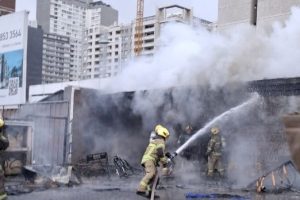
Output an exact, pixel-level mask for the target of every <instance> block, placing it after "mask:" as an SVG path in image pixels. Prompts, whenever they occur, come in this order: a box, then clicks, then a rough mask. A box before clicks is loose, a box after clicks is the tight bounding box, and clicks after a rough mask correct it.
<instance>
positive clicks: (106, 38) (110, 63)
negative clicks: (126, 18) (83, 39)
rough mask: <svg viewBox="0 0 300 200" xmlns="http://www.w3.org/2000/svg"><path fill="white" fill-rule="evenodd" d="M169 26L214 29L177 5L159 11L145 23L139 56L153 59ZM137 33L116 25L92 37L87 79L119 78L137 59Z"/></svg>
mask: <svg viewBox="0 0 300 200" xmlns="http://www.w3.org/2000/svg"><path fill="white" fill-rule="evenodd" d="M168 22H177V23H184V24H190V25H191V26H200V25H201V26H205V27H206V28H207V29H210V28H211V27H210V25H211V22H209V21H206V20H203V19H199V18H196V17H194V16H193V12H192V9H189V8H185V7H182V6H178V5H172V6H166V7H161V8H158V9H157V12H156V15H154V16H150V17H145V18H144V19H143V31H142V33H143V36H142V41H143V44H142V48H143V50H142V52H141V55H140V56H153V55H154V53H155V51H156V50H157V48H159V44H157V43H158V38H159V35H160V31H161V28H162V27H163V26H164V25H165V24H166V23H168ZM134 30H135V24H134V23H131V24H128V25H116V26H111V27H106V28H102V29H99V30H98V32H97V34H96V35H95V36H94V37H91V36H90V37H89V38H88V43H89V44H90V45H89V49H88V56H87V59H86V62H87V65H86V66H87V71H86V73H85V78H108V77H112V76H116V75H117V74H119V73H120V72H121V71H122V68H123V67H124V65H125V64H126V63H127V62H128V61H129V60H130V59H131V58H133V57H134Z"/></svg>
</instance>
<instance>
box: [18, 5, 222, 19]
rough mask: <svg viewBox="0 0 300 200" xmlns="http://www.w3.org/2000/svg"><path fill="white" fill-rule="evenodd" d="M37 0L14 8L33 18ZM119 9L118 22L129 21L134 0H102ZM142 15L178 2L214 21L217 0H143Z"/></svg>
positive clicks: (134, 7)
mask: <svg viewBox="0 0 300 200" xmlns="http://www.w3.org/2000/svg"><path fill="white" fill-rule="evenodd" d="M36 1H37V0H16V10H17V11H20V10H28V11H30V16H29V18H30V20H35V18H36V17H35V13H36ZM103 2H105V3H107V4H110V5H111V6H112V7H113V8H115V9H116V10H118V11H119V22H120V23H129V22H131V20H133V19H134V18H135V15H136V0H103ZM144 2H145V5H144V16H145V17H147V16H151V15H154V14H155V10H156V8H157V7H160V6H165V5H170V4H179V5H182V6H186V7H189V8H193V12H194V15H195V16H197V17H200V18H203V19H206V20H209V21H216V20H217V15H218V0H184V1H183V0H144Z"/></svg>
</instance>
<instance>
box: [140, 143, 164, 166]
mask: <svg viewBox="0 0 300 200" xmlns="http://www.w3.org/2000/svg"><path fill="white" fill-rule="evenodd" d="M149 160H151V161H153V162H154V163H155V165H158V164H159V162H161V164H162V165H165V164H167V162H168V158H167V157H166V156H165V140H164V139H162V138H154V139H153V140H152V141H151V142H150V143H149V145H148V147H147V148H146V151H145V153H144V155H143V158H142V162H141V164H142V165H144V163H145V162H146V161H149Z"/></svg>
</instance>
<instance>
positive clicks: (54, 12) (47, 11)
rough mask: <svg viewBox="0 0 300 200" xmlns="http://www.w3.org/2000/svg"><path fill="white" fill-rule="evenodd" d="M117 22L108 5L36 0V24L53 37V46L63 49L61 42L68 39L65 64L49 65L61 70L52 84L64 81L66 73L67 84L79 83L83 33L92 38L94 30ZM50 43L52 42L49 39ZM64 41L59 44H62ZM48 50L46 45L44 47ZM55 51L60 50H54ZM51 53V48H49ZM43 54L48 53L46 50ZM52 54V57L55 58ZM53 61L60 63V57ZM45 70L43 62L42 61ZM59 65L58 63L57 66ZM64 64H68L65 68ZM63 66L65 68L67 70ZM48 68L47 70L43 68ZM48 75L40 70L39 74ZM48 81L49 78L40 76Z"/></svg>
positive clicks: (83, 0)
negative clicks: (55, 39) (71, 82)
mask: <svg viewBox="0 0 300 200" xmlns="http://www.w3.org/2000/svg"><path fill="white" fill-rule="evenodd" d="M117 19H118V12H117V11H116V10H115V9H113V8H111V7H110V6H109V5H107V4H104V3H103V2H101V1H98V2H93V1H92V0H39V1H37V22H38V24H39V25H40V26H42V28H43V30H44V32H45V33H49V34H52V36H54V35H55V37H56V38H57V39H58V40H57V41H56V42H55V43H56V44H57V45H58V44H61V45H63V46H64V45H65V42H63V44H62V43H61V42H62V40H61V39H62V38H63V37H68V38H69V45H70V47H69V54H70V55H69V62H66V63H64V66H61V65H60V64H58V65H56V64H53V63H52V67H53V68H54V70H55V71H60V70H61V69H62V68H64V70H63V71H64V72H58V74H56V75H58V76H57V77H56V78H55V77H52V81H53V82H56V81H65V79H66V77H67V76H66V74H65V73H66V72H67V71H69V76H68V77H69V80H70V81H73V80H79V79H82V78H83V76H84V74H85V73H84V72H85V71H86V67H85V62H84V52H85V48H87V44H86V39H85V38H86V37H87V36H88V35H86V34H85V32H86V30H88V32H89V33H91V34H95V32H94V30H95V31H96V28H99V27H100V26H109V25H112V24H113V23H116V22H117ZM48 36H49V35H45V39H44V41H45V42H46V43H47V40H48V39H49V38H47V37H48ZM51 39H53V38H51ZM65 39H66V38H64V39H63V40H65ZM46 46H48V44H46ZM56 47H57V48H61V47H58V46H56ZM52 49H53V50H54V49H55V48H52ZM67 49H68V48H64V50H63V51H64V52H63V54H64V57H66V55H67ZM47 51H48V52H49V51H50V49H49V46H48V49H47ZM55 54H56V53H55V51H54V52H53V57H54V56H55ZM56 56H57V57H56V58H53V59H55V60H60V59H62V58H61V55H57V54H56ZM44 63H45V64H44V65H43V66H44V67H46V66H47V65H48V64H47V61H46V60H45V61H44ZM58 63H60V62H58ZM67 63H68V64H67ZM66 65H69V70H65V68H67V66H66ZM47 68H48V67H47ZM46 71H47V72H49V71H48V69H46V68H44V70H43V72H46ZM43 77H44V78H46V77H48V78H50V76H49V74H47V75H45V76H43ZM48 78H47V80H46V79H45V80H44V81H43V82H51V81H50V80H51V79H48Z"/></svg>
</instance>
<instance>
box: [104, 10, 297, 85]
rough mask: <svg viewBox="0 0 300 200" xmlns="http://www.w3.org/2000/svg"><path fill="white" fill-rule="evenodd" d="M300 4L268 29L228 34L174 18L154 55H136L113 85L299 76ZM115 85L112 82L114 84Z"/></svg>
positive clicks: (241, 29) (238, 29)
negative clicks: (194, 26) (267, 30)
mask: <svg viewBox="0 0 300 200" xmlns="http://www.w3.org/2000/svg"><path fill="white" fill-rule="evenodd" d="M299 24H300V9H299V8H293V9H292V14H291V16H290V18H289V19H288V20H287V21H286V22H285V23H284V25H280V23H275V24H274V26H273V32H272V33H271V34H266V33H264V32H262V31H257V30H256V29H255V28H254V27H253V26H250V25H249V26H236V27H235V28H233V29H232V30H229V31H227V32H226V33H225V32H224V33H220V32H209V31H207V30H206V29H205V28H203V27H197V28H193V27H191V26H189V25H184V24H179V23H169V24H167V25H165V26H164V27H163V28H162V32H161V34H160V39H159V41H157V44H158V45H157V47H156V48H155V55H154V56H153V57H150V58H140V59H136V60H133V61H132V62H131V63H130V64H129V65H128V66H127V67H125V68H124V70H123V72H122V74H121V75H120V76H119V77H118V78H117V80H114V81H113V83H112V84H111V87H112V88H114V89H115V88H118V89H121V90H128V89H129V90H139V89H151V88H165V87H173V86H178V85H203V84H206V85H207V84H208V85H210V87H212V88H215V87H218V86H224V85H225V84H226V83H229V82H236V81H242V82H244V81H249V80H253V79H262V78H281V77H295V76H300V67H299V66H298V65H299V63H300V57H299V55H300V48H299V43H300V27H299ZM111 87H109V88H110V89H111Z"/></svg>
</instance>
